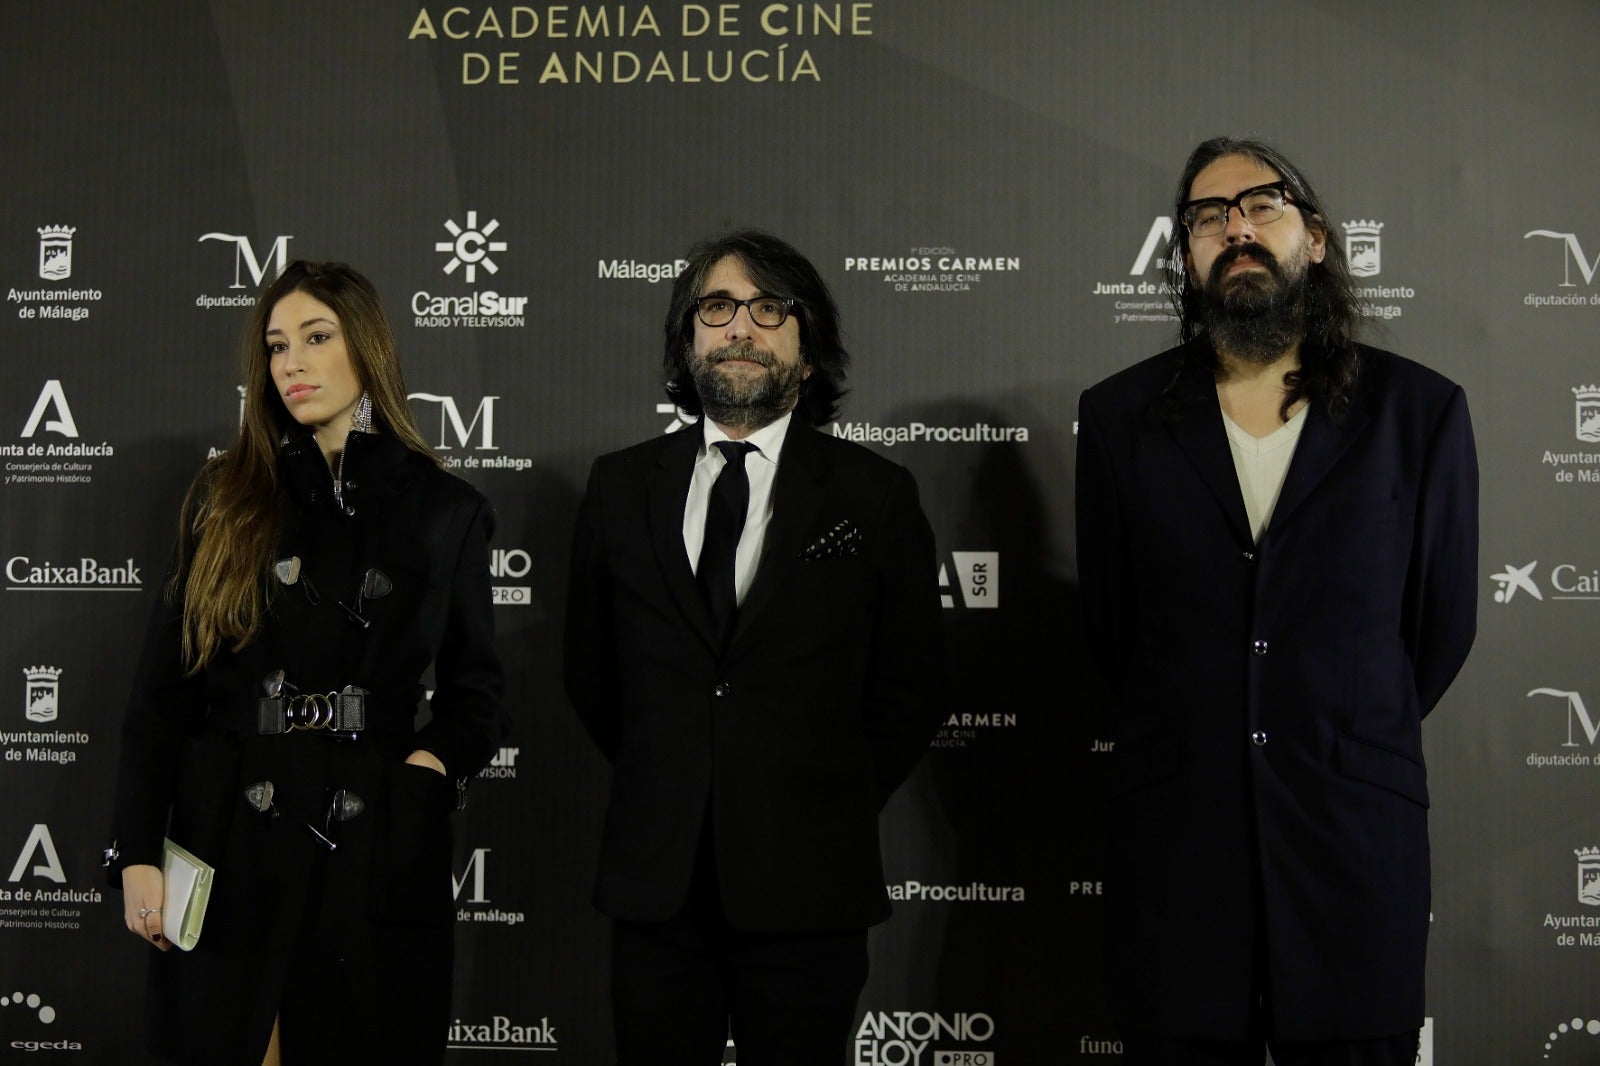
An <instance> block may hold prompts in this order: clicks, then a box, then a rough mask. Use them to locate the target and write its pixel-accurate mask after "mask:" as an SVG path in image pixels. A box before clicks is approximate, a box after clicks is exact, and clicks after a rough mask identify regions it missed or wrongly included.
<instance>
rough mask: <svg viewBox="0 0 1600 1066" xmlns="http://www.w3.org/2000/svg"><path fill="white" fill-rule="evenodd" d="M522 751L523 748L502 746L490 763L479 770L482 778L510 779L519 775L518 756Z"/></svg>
mask: <svg viewBox="0 0 1600 1066" xmlns="http://www.w3.org/2000/svg"><path fill="white" fill-rule="evenodd" d="M521 753H522V749H521V748H501V749H500V751H499V753H498V754H496V755H495V757H494V758H493V759H490V760H489V765H488V766H485V767H484V768H483V769H482V770H479V771H478V776H479V777H480V778H488V779H490V780H502V781H504V780H510V779H512V778H515V777H516V776H517V756H518V755H520V754H521Z"/></svg>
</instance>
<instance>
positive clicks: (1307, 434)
mask: <svg viewBox="0 0 1600 1066" xmlns="http://www.w3.org/2000/svg"><path fill="white" fill-rule="evenodd" d="M1351 395H1352V401H1351V404H1350V410H1349V412H1348V413H1347V414H1346V415H1345V417H1344V419H1343V420H1342V421H1340V422H1338V423H1334V422H1332V421H1330V420H1329V419H1328V416H1327V415H1326V414H1324V413H1323V412H1322V410H1321V408H1319V407H1318V406H1317V405H1316V404H1312V405H1311V410H1309V411H1307V412H1306V424H1305V427H1304V428H1303V429H1301V431H1300V440H1299V441H1298V442H1297V443H1296V444H1295V448H1294V458H1292V459H1290V460H1289V472H1288V473H1287V474H1285V475H1284V479H1283V489H1282V491H1280V492H1279V493H1278V503H1277V505H1276V506H1275V507H1273V509H1272V520H1271V521H1270V522H1268V523H1267V529H1268V531H1269V532H1270V531H1271V530H1273V529H1277V528H1281V527H1282V526H1283V524H1284V523H1285V522H1287V521H1288V520H1289V519H1290V518H1292V517H1293V516H1294V513H1295V511H1296V510H1298V509H1299V507H1300V505H1301V504H1303V503H1305V501H1306V499H1307V498H1308V497H1309V496H1310V495H1311V493H1312V491H1313V490H1315V489H1316V487H1317V486H1318V485H1319V484H1321V482H1322V479H1323V478H1324V477H1326V476H1327V474H1328V471H1330V470H1332V469H1333V467H1334V464H1336V463H1337V462H1338V461H1339V458H1340V456H1342V455H1344V453H1345V452H1346V451H1347V450H1348V449H1349V447H1350V445H1351V444H1352V443H1353V442H1354V441H1355V439H1356V437H1358V436H1360V434H1361V431H1362V430H1364V429H1366V428H1367V423H1369V422H1371V421H1372V410H1371V406H1370V405H1369V404H1366V403H1363V402H1362V397H1361V396H1360V394H1359V392H1358V391H1356V390H1352V394H1351Z"/></svg>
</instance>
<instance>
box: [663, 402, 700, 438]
mask: <svg viewBox="0 0 1600 1066" xmlns="http://www.w3.org/2000/svg"><path fill="white" fill-rule="evenodd" d="M656 414H658V415H666V416H667V418H668V419H669V420H670V421H668V422H667V423H666V424H665V425H663V426H662V427H661V432H663V433H676V432H678V430H680V429H682V428H683V427H684V426H692V425H694V424H695V423H696V422H698V421H700V419H699V418H697V417H696V416H694V415H692V414H690V413H689V412H688V411H685V410H684V409H683V408H681V407H679V406H678V405H677V404H672V403H658V404H656Z"/></svg>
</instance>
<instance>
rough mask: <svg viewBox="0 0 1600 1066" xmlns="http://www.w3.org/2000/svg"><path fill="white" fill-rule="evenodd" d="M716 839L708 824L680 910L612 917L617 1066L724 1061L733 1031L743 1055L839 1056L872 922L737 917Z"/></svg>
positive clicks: (712, 1065)
mask: <svg viewBox="0 0 1600 1066" xmlns="http://www.w3.org/2000/svg"><path fill="white" fill-rule="evenodd" d="M709 843H710V841H709V833H708V834H707V835H706V839H705V841H704V843H703V845H702V848H701V856H700V861H699V862H698V863H697V864H696V866H697V869H696V873H695V877H694V884H693V886H692V887H691V888H690V891H689V899H688V902H687V904H686V905H685V907H684V909H683V911H682V912H681V913H680V914H679V915H678V916H677V917H675V918H673V919H671V920H670V921H666V922H652V923H642V922H625V921H621V920H616V921H613V922H612V926H611V929H612V944H611V1003H612V1016H613V1020H614V1023H615V1027H616V1036H617V1066H717V1064H719V1063H721V1062H722V1058H723V1050H724V1048H725V1047H726V1046H727V1039H728V1035H729V1033H730V1031H731V1033H732V1036H733V1040H734V1043H735V1045H736V1046H737V1047H738V1049H739V1066H830V1064H839V1063H843V1062H844V1061H845V1057H846V1052H847V1048H848V1046H849V1042H850V1033H851V1030H852V1028H853V1026H854V1024H855V1011H856V1000H857V999H858V998H859V997H860V995H861V989H862V986H863V985H865V984H866V982H867V932H866V930H865V929H852V930H844V931H840V932H827V933H751V932H743V931H740V930H738V929H734V928H732V927H731V926H729V925H728V922H727V919H726V918H724V917H723V914H722V907H721V904H720V901H719V900H718V897H717V891H716V877H715V874H714V872H713V867H714V864H713V863H712V861H711V857H710V848H709Z"/></svg>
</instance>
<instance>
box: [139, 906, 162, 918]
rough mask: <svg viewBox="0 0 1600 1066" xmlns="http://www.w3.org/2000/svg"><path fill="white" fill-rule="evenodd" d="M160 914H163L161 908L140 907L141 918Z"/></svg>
mask: <svg viewBox="0 0 1600 1066" xmlns="http://www.w3.org/2000/svg"><path fill="white" fill-rule="evenodd" d="M160 913H161V908H160V907H140V908H139V917H140V918H148V917H150V916H151V915H152V914H160Z"/></svg>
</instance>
